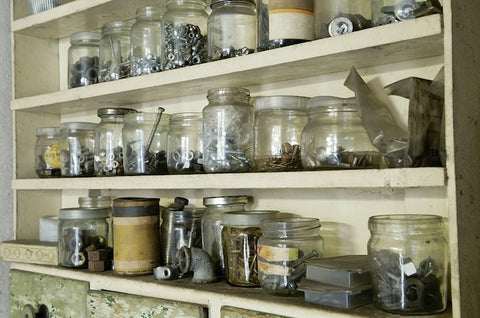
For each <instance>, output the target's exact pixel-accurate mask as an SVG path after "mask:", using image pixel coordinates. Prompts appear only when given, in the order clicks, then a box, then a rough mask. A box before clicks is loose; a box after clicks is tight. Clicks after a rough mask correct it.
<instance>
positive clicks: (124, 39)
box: [98, 21, 132, 82]
mask: <svg viewBox="0 0 480 318" xmlns="http://www.w3.org/2000/svg"><path fill="white" fill-rule="evenodd" d="M131 26H132V23H131V22H125V21H115V22H110V23H106V24H104V25H103V27H102V38H101V40H100V68H99V75H98V81H99V82H109V81H115V80H118V79H121V78H125V77H128V76H129V75H130V60H129V56H130V28H131Z"/></svg>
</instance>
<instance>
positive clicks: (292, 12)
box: [257, 0, 315, 51]
mask: <svg viewBox="0 0 480 318" xmlns="http://www.w3.org/2000/svg"><path fill="white" fill-rule="evenodd" d="M313 2H314V1H313V0H292V1H276V0H257V17H258V27H257V28H258V50H259V51H264V50H270V49H274V48H278V47H283V46H287V45H292V44H297V43H302V42H306V41H311V40H313V39H314V38H315V32H314V31H315V30H314V24H315V19H314V12H313Z"/></svg>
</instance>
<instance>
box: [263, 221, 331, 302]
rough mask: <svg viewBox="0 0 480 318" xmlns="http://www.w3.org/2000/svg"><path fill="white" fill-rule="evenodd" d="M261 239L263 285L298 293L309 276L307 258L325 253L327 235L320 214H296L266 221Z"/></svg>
mask: <svg viewBox="0 0 480 318" xmlns="http://www.w3.org/2000/svg"><path fill="white" fill-rule="evenodd" d="M261 229H262V233H263V234H262V236H261V237H260V239H259V240H258V243H257V260H258V262H257V266H258V280H259V282H260V287H262V289H263V290H265V291H266V292H267V293H269V294H274V295H285V296H286V295H295V294H297V293H298V291H297V288H298V286H297V283H298V282H299V281H300V279H301V278H302V277H304V276H305V272H306V266H305V262H306V261H307V260H309V259H313V258H318V257H322V255H323V238H322V237H321V235H320V221H319V220H318V219H316V218H307V217H294V218H279V219H271V220H264V221H262V227H261Z"/></svg>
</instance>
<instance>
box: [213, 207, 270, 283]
mask: <svg viewBox="0 0 480 318" xmlns="http://www.w3.org/2000/svg"><path fill="white" fill-rule="evenodd" d="M277 214H278V211H245V212H225V213H223V215H222V224H223V230H222V245H223V255H224V257H225V278H226V281H227V283H229V284H230V285H234V286H242V287H256V286H260V285H259V283H258V271H257V241H258V239H259V238H260V236H262V231H261V229H260V226H261V224H262V220H266V219H272V218H275V216H276V215H277Z"/></svg>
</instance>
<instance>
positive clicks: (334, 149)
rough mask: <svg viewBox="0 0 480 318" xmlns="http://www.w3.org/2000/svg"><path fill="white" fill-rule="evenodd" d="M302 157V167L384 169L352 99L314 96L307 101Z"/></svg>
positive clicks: (381, 158) (379, 154)
mask: <svg viewBox="0 0 480 318" xmlns="http://www.w3.org/2000/svg"><path fill="white" fill-rule="evenodd" d="M307 115H308V123H307V125H306V126H305V128H304V129H303V132H302V140H301V148H302V149H301V157H302V165H303V168H304V169H307V170H313V169H352V168H361V169H368V168H375V169H376V168H383V167H385V162H384V159H383V155H382V154H381V153H380V151H379V150H378V149H377V148H376V147H375V146H373V144H372V143H371V141H370V138H369V136H368V133H367V130H366V129H365V126H364V125H363V123H362V119H361V118H360V116H359V114H358V107H357V104H356V101H355V98H353V97H352V98H340V97H334V96H316V97H312V98H310V100H309V101H308V103H307Z"/></svg>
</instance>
